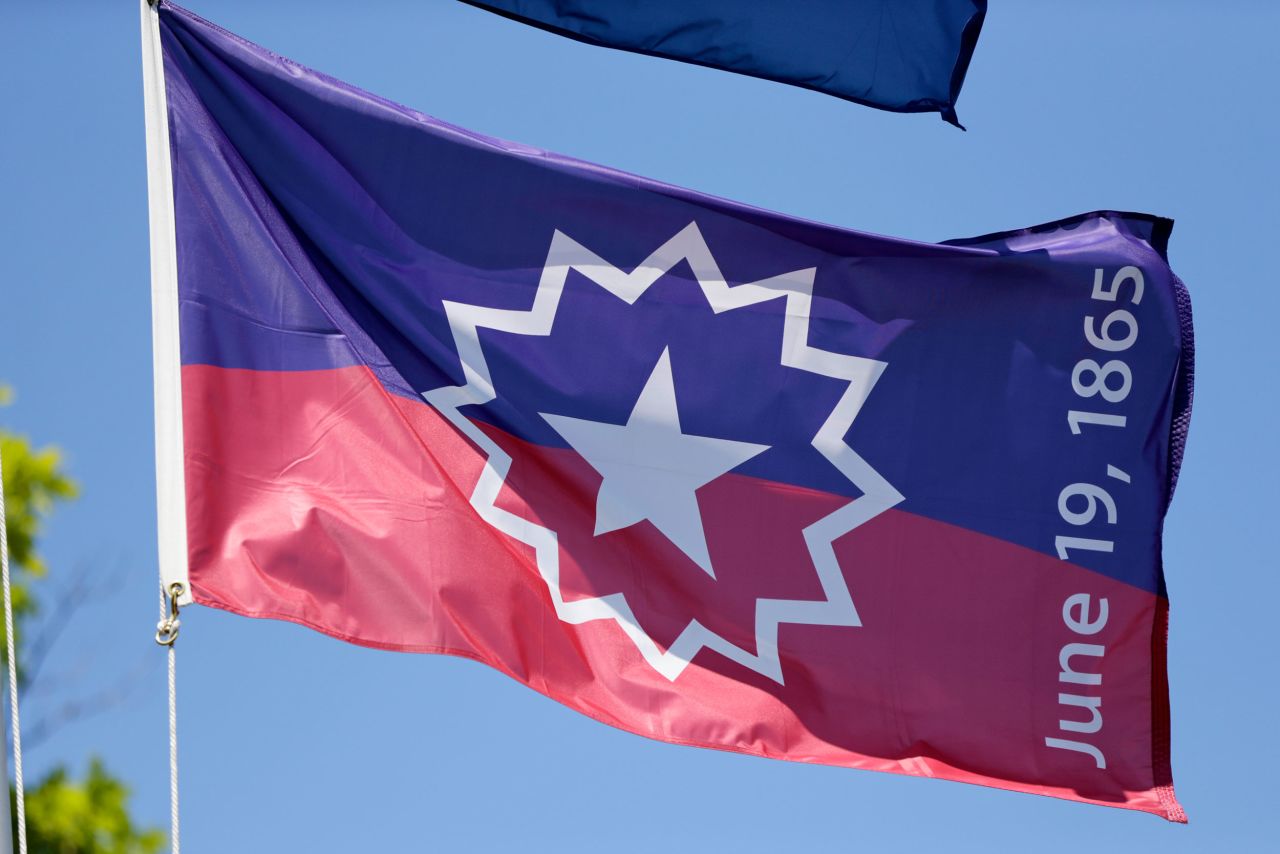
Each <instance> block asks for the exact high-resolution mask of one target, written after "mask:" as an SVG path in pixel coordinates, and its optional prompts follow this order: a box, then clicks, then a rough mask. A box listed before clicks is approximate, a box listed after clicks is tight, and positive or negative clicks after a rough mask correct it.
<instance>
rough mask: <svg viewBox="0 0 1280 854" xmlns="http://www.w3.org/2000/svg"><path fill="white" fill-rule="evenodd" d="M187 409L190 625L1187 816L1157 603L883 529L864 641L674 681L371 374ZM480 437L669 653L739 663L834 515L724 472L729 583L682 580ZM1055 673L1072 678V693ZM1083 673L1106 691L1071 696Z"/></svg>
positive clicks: (993, 551) (756, 739)
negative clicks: (428, 657)
mask: <svg viewBox="0 0 1280 854" xmlns="http://www.w3.org/2000/svg"><path fill="white" fill-rule="evenodd" d="M183 393H184V415H185V418H184V421H185V430H186V476H187V496H188V527H189V542H190V577H191V584H192V588H193V592H194V595H195V598H196V599H197V601H199V602H201V603H202V604H206V605H211V606H214V607H219V608H223V609H226V610H230V611H234V612H236V613H240V614H245V615H248V616H256V617H272V618H277V619H284V620H290V621H293V622H298V623H302V624H304V625H307V626H310V627H312V628H315V629H317V630H319V631H322V632H325V633H326V634H330V635H333V636H335V637H339V638H342V639H344V640H347V641H351V642H353V643H359V644H364V645H367V646H373V647H380V648H384V649H395V650H405V651H415V652H433V653H447V654H453V655H461V656H467V657H470V658H475V659H477V660H480V661H482V662H484V663H486V664H488V665H490V666H492V667H494V668H496V669H498V670H500V671H502V672H504V673H506V674H508V675H510V676H512V677H513V678H515V679H518V680H520V681H521V682H524V683H525V684H527V685H529V686H530V687H532V688H534V689H536V690H538V691H541V692H543V693H545V694H547V695H548V696H550V697H552V698H554V699H556V700H558V701H559V702H561V703H564V704H565V705H567V706H569V707H571V708H573V709H576V710H577V711H579V712H582V713H583V714H586V715H589V716H591V717H593V718H596V719H597V720H601V721H603V722H605V723H608V724H611V725H613V726H617V727H620V728H622V729H626V730H629V731H631V732H635V733H638V734H641V735H646V736H649V737H652V738H656V739H660V740H663V741H668V742H674V743H681V744H692V745H698V746H703V747H712V748H718V749H725V750H733V751H739V752H743V753H751V754H756V755H760V756H769V757H775V758H785V759H792V760H798V761H806V762H819V763H824V764H832V765H842V766H847V767H853V768H862V769H871V770H880V771H891V772H895V773H905V774H912V775H918V776H931V777H940V778H944V779H950V780H959V781H964V782H971V783H980V784H984V785H989V786H996V787H999V788H1005V789H1013V790H1018V791H1024V792H1033V793H1037V794H1044V795H1052V796H1056V797H1061V798H1067V799H1071V800H1080V801H1089V802H1094V803H1103V804H1109V805H1112V806H1120V807H1127V808H1130V809H1137V810H1143V811H1147V812H1152V813H1155V814H1157V815H1161V816H1164V817H1166V818H1170V819H1172V820H1185V817H1184V816H1183V815H1182V812H1181V808H1180V807H1179V806H1178V804H1177V801H1176V800H1175V799H1174V798H1173V794H1172V788H1171V786H1170V785H1169V784H1170V781H1169V778H1168V766H1167V755H1168V754H1167V751H1168V745H1167V738H1168V733H1167V728H1166V727H1165V726H1164V725H1163V724H1162V715H1163V714H1164V709H1165V708H1166V707H1165V705H1164V704H1165V702H1166V698H1165V697H1164V696H1163V694H1162V691H1163V685H1164V683H1163V671H1162V669H1161V672H1159V673H1155V672H1154V671H1153V656H1152V652H1153V647H1154V649H1155V651H1156V652H1157V655H1156V656H1155V659H1156V660H1155V664H1156V666H1157V668H1162V667H1163V656H1162V654H1160V653H1162V651H1163V644H1164V637H1163V634H1162V631H1163V623H1162V622H1161V621H1160V619H1159V617H1160V615H1161V614H1162V613H1163V611H1162V610H1161V609H1162V608H1163V602H1161V601H1160V600H1158V599H1157V598H1156V597H1154V596H1152V595H1151V594H1149V593H1146V592H1144V591H1141V590H1138V589H1136V588H1133V587H1130V586H1128V585H1125V584H1122V583H1120V582H1117V581H1114V580H1111V579H1108V578H1106V577H1104V576H1101V575H1099V574H1096V573H1093V572H1090V571H1088V570H1085V569H1082V568H1079V567H1076V566H1074V565H1072V564H1069V563H1066V562H1063V561H1059V560H1057V559H1055V558H1052V557H1049V556H1046V555H1044V554H1041V553H1039V552H1035V551H1032V550H1029V549H1026V548H1023V547H1021V546H1017V545H1013V544H1010V543H1007V542H1004V541H1001V540H997V539H995V538H992V537H988V536H986V535H983V534H979V533H975V532H973V531H968V530H965V529H961V528H957V527H954V526H951V525H946V524H943V523H940V522H936V521H933V520H929V519H924V518H922V517H919V516H915V515H913V514H910V513H905V512H900V511H890V512H888V513H885V514H883V515H882V516H880V517H878V518H876V519H875V520H873V521H872V522H870V523H868V524H866V525H864V526H862V527H860V528H857V529H856V530H854V531H852V532H850V533H849V534H848V535H846V536H845V537H843V538H842V539H840V540H838V541H837V543H836V549H837V554H838V556H839V558H840V564H841V566H842V567H843V568H844V571H845V577H846V581H847V583H848V586H849V590H850V592H851V594H852V596H853V598H854V601H855V603H856V605H857V608H858V612H859V614H860V616H861V619H862V626H860V627H834V626H799V625H787V624H783V625H782V626H781V630H780V634H779V647H780V651H781V655H782V666H783V672H784V675H785V684H778V683H776V682H774V681H772V680H770V679H768V678H767V677H764V676H761V675H760V674H758V673H755V672H754V671H752V670H750V669H747V668H745V667H743V666H741V665H739V664H736V663H734V662H732V661H729V660H728V659H726V658H724V657H722V656H721V655H719V654H718V653H716V652H713V651H711V650H707V649H703V650H702V651H701V652H699V653H698V654H697V655H696V656H695V657H694V659H693V662H692V664H691V665H690V666H689V667H688V668H687V669H686V670H685V671H684V672H683V673H681V674H680V675H679V676H678V677H677V678H676V679H675V681H669V680H668V679H666V678H665V677H663V676H661V675H660V674H658V673H657V672H656V671H655V670H654V669H652V668H651V667H650V666H649V665H648V664H647V663H646V662H645V660H644V659H643V657H642V656H641V655H640V653H639V652H638V650H637V648H636V647H635V645H634V644H633V643H632V642H631V641H630V640H628V639H627V637H626V636H625V635H624V634H623V632H622V631H621V629H620V628H619V627H618V625H617V624H616V623H614V622H612V621H609V620H597V621H594V622H589V623H584V624H582V625H579V626H572V625H569V624H567V623H563V622H561V621H559V620H558V619H556V616H555V611H554V608H553V605H552V603H551V599H550V596H549V594H548V591H547V588H546V586H545V583H544V581H543V579H542V577H541V576H540V575H539V573H538V570H537V568H536V566H535V564H534V561H533V559H532V551H531V550H530V549H529V548H528V547H527V546H525V545H523V544H521V543H518V542H515V541H513V540H511V539H510V538H508V537H506V536H505V535H503V534H501V533H499V532H497V531H496V530H494V529H493V528H491V527H490V526H489V525H488V524H487V523H486V522H484V521H483V520H481V519H480V518H479V517H478V516H477V515H476V513H475V511H474V510H473V509H472V507H471V505H470V503H469V495H470V492H471V489H472V488H473V486H474V484H475V482H476V479H477V477H478V475H479V472H480V471H481V469H482V467H483V464H484V459H483V455H482V454H481V453H480V452H479V451H478V450H477V449H476V448H475V447H474V446H473V445H471V444H470V443H469V442H468V441H467V440H466V439H464V438H462V437H461V436H460V435H459V434H458V433H457V432H456V431H455V430H454V429H453V428H452V427H451V426H450V425H448V424H447V423H446V422H445V421H444V420H443V419H442V418H441V417H440V416H439V415H438V414H437V413H436V412H435V411H434V410H433V409H431V408H430V407H428V406H427V405H426V404H425V403H423V402H418V401H414V400H409V399H405V398H401V397H397V396H393V395H390V394H389V393H387V392H386V390H385V389H384V388H383V387H382V385H381V384H380V383H379V382H378V381H377V379H376V378H375V377H374V376H373V375H372V374H371V373H370V372H369V371H368V370H367V369H365V368H359V367H352V368H342V369H338V370H327V371H306V372H292V373H270V372H256V371H248V370H231V369H223V368H216V367H209V366H187V367H185V368H184V369H183ZM486 429H488V430H489V432H490V435H491V436H492V437H494V438H495V440H496V441H498V442H499V443H500V444H501V445H502V446H503V447H504V449H506V450H507V451H508V452H509V453H510V454H511V456H512V457H513V459H514V460H515V462H514V463H513V466H512V471H511V474H510V477H509V479H508V482H507V486H506V487H505V489H504V492H503V494H502V496H501V498H500V500H499V504H500V506H502V507H503V508H504V509H507V510H509V511H511V512H513V513H516V514H517V515H521V516H525V517H526V518H535V516H534V514H535V513H536V514H538V516H537V517H536V518H538V519H539V520H540V522H541V523H542V524H544V525H546V526H548V527H551V528H553V529H554V530H557V531H558V532H560V534H561V538H562V539H561V542H562V549H561V562H562V590H564V591H565V596H566V598H572V597H574V596H581V595H602V594H604V593H609V592H623V593H624V594H625V595H627V597H628V602H629V603H630V604H631V605H632V607H633V609H634V611H635V613H636V617H637V620H638V621H639V622H640V623H641V625H642V626H643V627H644V628H645V629H646V631H648V632H649V633H650V634H651V635H652V636H653V637H654V638H655V639H656V640H657V641H658V642H659V643H660V644H666V643H669V642H670V639H671V638H672V637H673V636H674V634H675V633H676V632H678V631H679V629H680V627H681V626H682V625H684V624H685V623H687V620H688V619H690V618H697V619H699V620H705V621H706V622H707V623H709V624H710V627H711V628H713V629H714V630H717V631H720V632H721V633H722V634H723V635H724V636H725V637H726V638H727V639H729V640H731V641H733V642H734V643H736V644H739V645H741V646H743V647H744V648H747V649H751V648H752V647H751V644H752V643H753V640H754V638H753V635H752V633H751V632H750V631H749V628H750V616H751V613H752V611H751V608H752V604H753V603H754V600H755V598H757V597H772V596H784V597H791V598H817V597H818V596H820V591H819V590H818V588H817V586H816V585H815V583H814V579H813V575H812V564H811V562H810V561H809V558H808V555H807V552H806V550H805V548H804V546H803V543H802V541H801V540H800V539H799V537H798V535H796V533H795V532H796V531H798V530H799V529H800V528H801V527H803V525H805V524H808V522H810V521H812V520H813V519H815V518H818V517H820V516H821V515H823V514H825V513H827V512H830V510H831V509H832V508H833V507H835V506H838V505H839V504H840V503H843V502H845V501H847V499H845V498H841V497H839V496H832V495H826V494H823V493H818V492H814V491H812V490H805V489H800V488H798V487H794V486H785V485H780V484H774V483H771V482H767V481H760V480H757V479H754V478H746V477H740V476H735V475H727V476H725V477H723V478H721V479H719V480H718V481H716V482H714V483H712V484H710V485H709V486H707V487H705V488H704V489H703V490H702V491H700V493H699V500H700V504H701V505H702V507H703V515H704V521H705V525H706V528H707V537H708V545H709V547H710V549H711V551H712V554H713V557H714V558H715V560H716V562H717V566H718V567H721V566H723V567H725V569H724V570H718V571H717V576H718V577H717V579H715V580H712V579H710V578H709V577H708V576H706V574H705V573H702V572H701V570H697V569H696V568H694V570H693V571H692V572H687V571H685V570H687V569H688V568H689V567H684V566H682V564H681V560H685V559H684V558H683V556H682V555H680V554H679V553H678V552H677V551H673V550H672V549H671V547H670V544H669V543H666V542H665V540H663V538H662V537H661V535H660V534H658V533H657V531H656V530H655V529H653V528H652V527H651V526H649V525H648V523H641V524H640V525H636V526H633V527H632V528H628V529H623V530H621V531H617V532H613V533H611V534H608V535H605V536H602V537H594V536H593V535H592V532H591V513H592V503H591V497H592V496H593V494H594V489H595V484H596V483H597V482H598V480H597V479H596V476H595V475H594V473H593V472H592V471H591V470H590V469H589V468H588V467H587V466H585V464H584V463H583V462H582V460H581V459H580V458H579V457H577V455H576V454H574V452H572V451H569V450H564V449H549V448H540V447H537V446H533V445H529V444H528V443H525V442H522V441H520V440H518V439H515V438H514V437H511V436H509V435H506V434H502V433H500V431H497V430H494V429H492V428H486ZM779 531H781V533H779ZM690 566H692V565H690ZM735 573H737V574H736V575H735ZM1081 593H1087V594H1089V596H1090V597H1091V599H1090V603H1091V610H1090V609H1086V610H1085V611H1080V610H1077V611H1075V612H1068V614H1067V616H1071V615H1072V614H1075V615H1076V616H1077V617H1079V618H1080V619H1083V620H1085V621H1086V622H1087V621H1088V620H1089V619H1090V618H1096V617H1097V610H1098V607H1099V603H1100V602H1101V600H1102V599H1103V598H1105V599H1106V600H1107V606H1108V619H1107V621H1106V624H1105V626H1102V627H1101V628H1100V629H1099V630H1098V631H1097V632H1096V633H1094V634H1091V635H1087V636H1086V635H1082V634H1080V633H1079V632H1078V631H1074V630H1073V629H1072V628H1071V627H1069V626H1068V624H1067V622H1066V620H1065V619H1064V604H1065V603H1067V602H1068V600H1069V597H1071V596H1073V595H1076V594H1081ZM1072 643H1077V644H1085V645H1088V646H1089V648H1088V649H1084V648H1075V647H1070V646H1069V645H1070V644H1072ZM1098 648H1100V649H1101V652H1099V651H1098ZM1064 651H1065V652H1064ZM1064 654H1066V655H1067V657H1066V658H1065V659H1064V658H1063V656H1064ZM1064 661H1065V663H1066V665H1067V666H1068V669H1069V670H1071V671H1072V672H1079V673H1081V674H1085V675H1084V676H1081V677H1079V679H1078V680H1077V681H1074V682H1073V681H1066V682H1064V681H1063V679H1062V674H1061V672H1060V669H1061V667H1062V665H1063V663H1064ZM1094 674H1097V675H1100V677H1101V679H1100V684H1097V685H1093V684H1081V681H1080V680H1083V682H1084V683H1089V682H1092V681H1093V680H1092V678H1091V677H1092V675H1094ZM1153 693H1154V694H1161V695H1160V696H1154V695H1153ZM1063 694H1066V695H1069V696H1070V697H1074V698H1075V699H1073V700H1071V699H1069V700H1068V701H1067V702H1066V704H1064V703H1063V702H1061V697H1060V695H1063ZM1097 697H1101V698H1102V699H1101V703H1100V705H1099V704H1096V703H1094V702H1093V699H1091V698H1097ZM1091 707H1096V708H1097V709H1098V711H1099V717H1097V718H1095V717H1093V716H1092V713H1091V711H1090V709H1091ZM1153 718H1154V723H1155V726H1153ZM1063 720H1066V721H1067V722H1068V723H1067V729H1065V730H1064V729H1063V725H1062V721H1063ZM1099 720H1100V723H1098V721H1099ZM1095 723H1097V724H1098V725H1097V728H1096V732H1083V733H1082V732H1080V731H1079V730H1080V725H1082V724H1083V725H1086V726H1084V728H1085V729H1089V728H1090V727H1091V726H1092V725H1093V724H1095ZM1046 739H1055V740H1057V741H1058V742H1059V743H1066V742H1071V743H1074V744H1077V745H1081V747H1079V748H1065V747H1062V746H1058V747H1054V746H1050V745H1049V744H1048V743H1047V742H1046ZM1086 745H1087V746H1088V747H1089V748H1092V751H1093V752H1089V751H1087V750H1085V749H1084V747H1083V746H1086ZM1095 755H1096V756H1100V757H1103V760H1102V761H1103V762H1104V763H1105V766H1106V767H1105V768H1104V769H1100V768H1099V767H1097V766H1098V761H1097V760H1096V759H1095Z"/></svg>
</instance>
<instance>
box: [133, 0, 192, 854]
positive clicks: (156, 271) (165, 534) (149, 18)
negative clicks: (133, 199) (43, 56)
mask: <svg viewBox="0 0 1280 854" xmlns="http://www.w3.org/2000/svg"><path fill="white" fill-rule="evenodd" d="M139 6H140V10H141V14H142V88H143V102H144V114H145V117H146V137H147V213H148V220H149V223H150V244H151V341H152V372H153V377H154V389H155V392H154V395H155V396H154V401H155V431H156V433H155V435H156V528H157V534H158V546H159V549H158V553H159V564H160V586H161V591H162V599H161V606H160V618H161V619H160V625H159V631H158V632H157V636H156V640H157V642H159V643H161V644H162V645H164V646H167V647H168V649H167V650H165V653H166V657H167V658H168V664H169V667H168V676H169V850H170V852H171V854H179V852H180V850H181V849H180V834H179V825H178V728H177V697H176V694H177V692H176V653H175V651H174V647H173V640H174V639H175V638H176V637H177V616H178V606H179V605H185V604H187V603H189V602H190V601H191V594H190V592H189V591H190V585H189V584H188V583H187V519H186V483H185V479H184V473H183V454H182V446H183V436H182V365H181V349H180V346H179V343H178V248H177V233H176V216H175V214H174V208H173V166H172V163H171V162H170V151H169V105H168V97H167V94H166V92H165V82H164V52H163V50H162V47H161V43H160V8H159V3H158V1H157V0H139ZM163 594H167V596H164V595H163ZM166 603H168V608H167V609H166Z"/></svg>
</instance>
